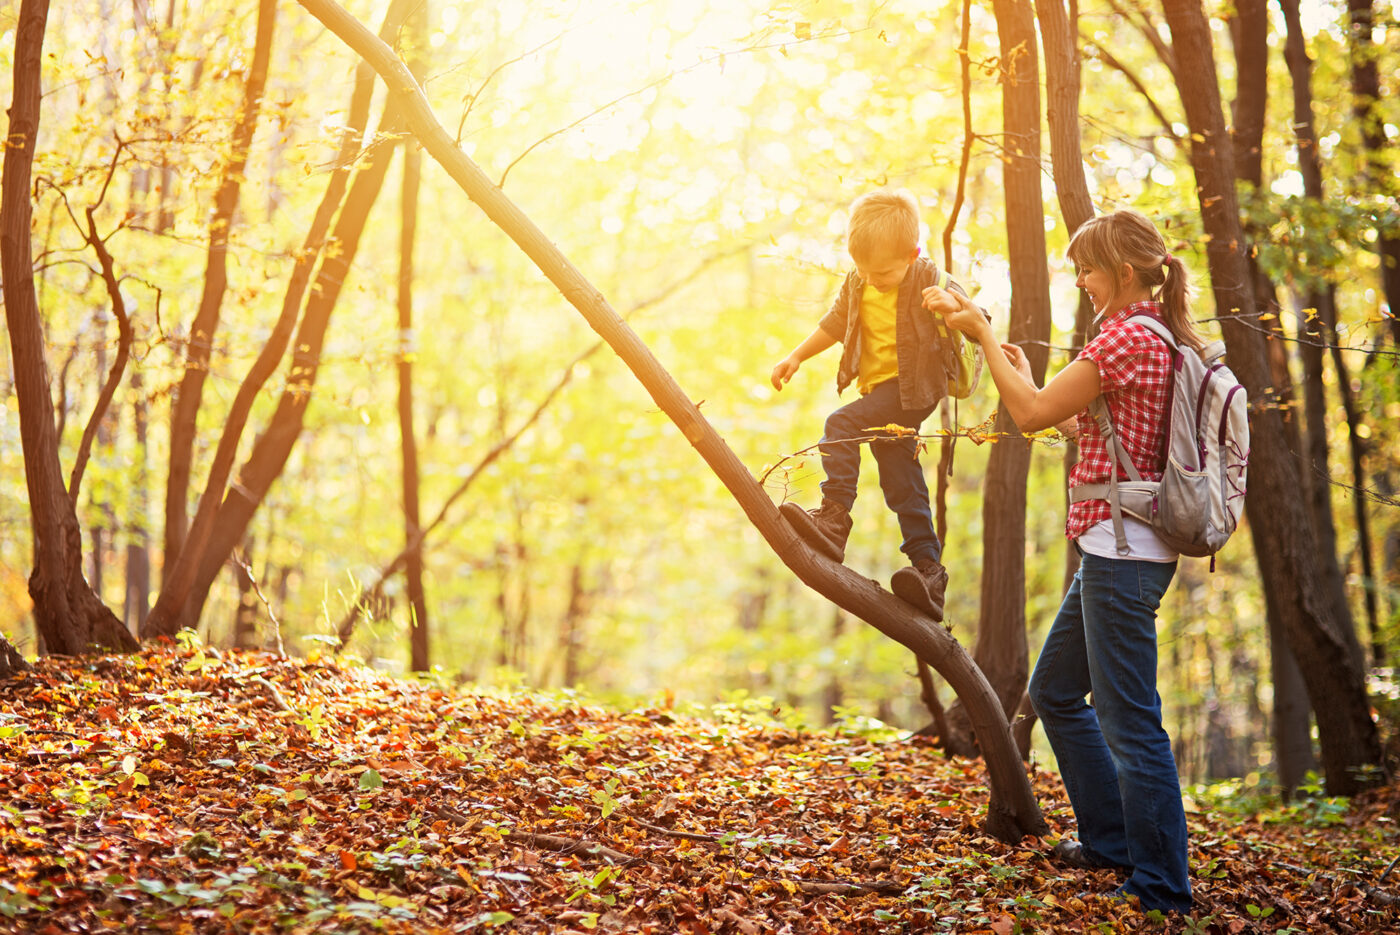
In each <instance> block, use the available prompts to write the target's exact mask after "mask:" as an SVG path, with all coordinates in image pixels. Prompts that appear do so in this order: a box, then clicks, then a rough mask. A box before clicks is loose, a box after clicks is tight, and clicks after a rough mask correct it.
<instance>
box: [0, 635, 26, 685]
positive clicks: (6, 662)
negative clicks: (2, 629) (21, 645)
mask: <svg viewBox="0 0 1400 935" xmlns="http://www.w3.org/2000/svg"><path fill="white" fill-rule="evenodd" d="M28 670H29V663H28V662H26V661H25V659H24V657H23V656H21V655H20V653H19V650H17V649H15V648H14V646H12V645H10V641H9V640H7V639H5V635H4V634H3V633H0V679H7V678H10V677H11V676H13V675H18V674H19V673H21V672H27V671H28Z"/></svg>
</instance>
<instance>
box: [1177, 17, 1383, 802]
mask: <svg viewBox="0 0 1400 935" xmlns="http://www.w3.org/2000/svg"><path fill="white" fill-rule="evenodd" d="M1163 7H1164V10H1165V13H1166V19H1167V24H1168V26H1169V27H1170V29H1171V35H1172V42H1173V45H1174V46H1175V55H1176V63H1177V66H1178V75H1179V79H1178V80H1179V81H1180V91H1181V99H1182V104H1183V106H1184V108H1185V111H1186V119H1187V124H1188V126H1189V127H1190V130H1191V165H1192V168H1193V170H1194V172H1195V176H1196V187H1197V194H1198V197H1199V199H1200V204H1201V215H1202V220H1203V223H1204V227H1205V231H1206V234H1207V235H1208V236H1209V238H1210V239H1209V241H1208V242H1207V244H1206V252H1207V258H1208V261H1209V264H1210V271H1211V287H1212V291H1213V292H1214V295H1215V304H1216V313H1217V315H1218V316H1219V317H1220V320H1221V329H1222V331H1223V332H1224V336H1225V344H1226V347H1227V349H1228V353H1229V361H1230V367H1231V369H1232V370H1233V371H1234V372H1235V374H1236V375H1237V376H1238V377H1239V379H1240V382H1241V383H1243V384H1244V386H1245V389H1246V391H1247V392H1248V393H1249V396H1250V399H1251V400H1252V401H1253V402H1252V406H1251V416H1250V428H1251V441H1252V451H1251V452H1250V472H1249V494H1248V497H1247V499H1246V502H1245V506H1246V510H1247V512H1248V515H1249V521H1250V524H1251V525H1257V526H1258V527H1259V535H1260V537H1262V538H1267V539H1269V540H1270V541H1271V542H1272V543H1273V544H1274V545H1275V546H1276V547H1277V548H1278V553H1279V555H1278V557H1279V560H1278V561H1276V562H1271V563H1266V562H1261V563H1260V568H1259V571H1260V576H1261V577H1262V579H1263V582H1264V587H1265V589H1266V590H1268V589H1272V590H1276V591H1277V593H1278V595H1279V597H1280V601H1281V604H1282V608H1281V609H1282V610H1283V611H1284V613H1283V614H1282V616H1283V623H1284V628H1285V632H1286V634H1287V636H1288V642H1289V645H1290V646H1291V647H1292V649H1293V652H1294V654H1295V655H1296V656H1297V657H1298V658H1300V659H1307V660H1308V661H1309V664H1308V665H1307V666H1306V667H1305V668H1304V669H1303V678H1304V682H1305V684H1306V686H1307V689H1308V698H1309V700H1310V701H1311V703H1312V707H1313V711H1314V712H1316V714H1317V721H1318V734H1319V738H1320V741H1321V746H1322V766H1323V772H1324V774H1325V776H1326V783H1327V789H1328V791H1329V793H1330V794H1332V795H1349V794H1351V793H1352V792H1354V791H1356V790H1357V789H1359V788H1360V787H1361V786H1362V785H1363V784H1364V782H1365V778H1364V777H1365V776H1366V775H1368V774H1367V773H1366V770H1367V768H1370V767H1374V766H1377V765H1379V764H1380V762H1381V750H1380V739H1379V735H1378V733H1377V730H1376V722H1375V720H1374V719H1373V718H1372V716H1371V709H1370V703H1369V700H1368V698H1367V696H1366V685H1365V678H1364V673H1363V672H1362V671H1361V669H1360V667H1359V666H1357V665H1356V661H1355V659H1354V657H1353V656H1352V653H1351V651H1350V648H1349V647H1348V645H1347V641H1346V638H1345V636H1344V634H1343V631H1342V622H1341V620H1340V619H1339V617H1338V612H1337V608H1336V607H1335V606H1334V605H1333V604H1332V603H1331V601H1330V600H1329V595H1328V594H1327V593H1326V591H1325V588H1324V582H1323V579H1322V574H1321V571H1320V569H1319V567H1318V556H1317V543H1316V540H1315V538H1314V537H1313V534H1312V529H1311V525H1310V523H1309V520H1308V516H1307V512H1306V510H1305V509H1304V508H1303V504H1302V503H1301V501H1300V500H1299V498H1298V496H1297V492H1298V489H1299V477H1298V467H1297V462H1296V461H1295V460H1294V458H1293V456H1292V453H1291V452H1290V451H1289V450H1288V445H1287V443H1286V441H1285V438H1284V430H1283V418H1282V414H1281V413H1280V411H1279V409H1278V407H1277V406H1276V405H1274V404H1273V401H1272V399H1271V397H1272V386H1271V381H1270V372H1269V366H1268V361H1267V358H1266V356H1265V353H1264V342H1263V337H1262V335H1261V334H1260V332H1259V330H1258V329H1256V328H1255V327H1254V325H1255V324H1256V322H1255V318H1256V312H1255V308H1254V295H1253V292H1252V291H1251V289H1250V279H1249V264H1248V262H1247V261H1246V253H1247V243H1246V241H1245V238H1244V230H1243V228H1242V227H1241V225H1240V212H1239V201H1238V198H1237V197H1236V194H1235V185H1234V155H1233V151H1232V149H1231V145H1230V137H1229V134H1228V131H1227V130H1226V126H1225V114H1224V111H1223V108H1222V105H1221V100H1220V85H1219V82H1218V79H1217V78H1216V72H1215V59H1214V57H1213V49H1212V47H1211V38H1210V25H1209V23H1208V22H1207V20H1206V15H1205V11H1204V9H1202V7H1201V5H1200V3H1199V2H1195V3H1187V2H1177V0H1170V2H1165V3H1164V4H1163Z"/></svg>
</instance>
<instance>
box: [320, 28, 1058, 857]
mask: <svg viewBox="0 0 1400 935" xmlns="http://www.w3.org/2000/svg"><path fill="white" fill-rule="evenodd" d="M302 6H304V7H305V8H306V9H307V10H309V11H311V13H312V14H313V15H315V16H316V18H317V19H320V20H321V21H322V22H323V23H325V24H326V25H327V26H328V27H330V28H331V30H332V31H333V32H335V33H336V34H337V35H339V36H340V37H341V38H342V39H343V40H344V41H345V42H346V43H347V44H348V45H349V46H350V47H351V48H353V49H354V50H355V51H356V52H358V53H359V54H360V55H361V56H363V57H365V58H366V59H368V60H369V61H370V62H371V64H372V65H373V66H374V68H375V70H376V71H378V72H379V73H380V74H381V75H382V76H383V77H384V79H385V83H386V84H387V85H388V87H389V89H390V93H391V94H392V95H393V96H394V97H395V98H396V99H397V100H398V101H399V103H400V105H401V106H402V108H403V112H404V114H405V116H406V119H407V121H408V126H409V127H410V129H411V130H412V132H413V133H414V135H415V136H417V137H418V138H419V140H420V141H421V142H422V143H423V145H424V146H425V147H426V148H427V150H428V152H429V153H430V154H431V155H432V156H433V158H434V159H436V160H437V161H438V162H439V163H440V164H441V165H442V166H443V168H445V169H446V170H447V172H448V174H449V175H450V176H451V177H452V179H453V180H454V181H455V182H456V183H457V184H458V185H459V186H460V187H461V188H462V190H463V191H464V192H466V193H467V194H468V195H469V197H470V198H471V199H472V200H473V201H475V202H476V203H477V204H478V205H479V206H480V207H481V208H482V210H484V211H485V212H486V214H487V216H488V217H490V218H491V220H492V221H493V222H494V223H495V224H496V225H497V226H499V227H500V228H501V229H502V230H503V231H504V232H505V233H506V234H507V235H509V236H510V237H511V239H513V240H514V241H515V242H516V244H517V245H519V247H520V248H521V249H522V250H523V251H524V252H525V254H526V255H527V256H529V257H530V259H531V260H532V261H533V262H534V263H535V265H536V266H538V267H539V269H540V270H541V271H542V272H543V273H544V274H545V275H546V276H547V277H548V278H549V279H550V281H551V282H553V283H554V284H555V286H557V287H558V289H559V290H560V292H561V293H562V294H563V295H564V297H565V298H566V299H567V300H568V301H569V302H570V303H571V304H572V305H573V306H574V307H575V308H576V309H577V310H578V311H579V313H580V314H581V315H582V316H583V317H584V319H585V320H586V321H587V322H588V323H589V325H590V326H591V327H592V328H593V329H594V330H595V331H597V332H598V334H599V335H600V336H601V337H602V338H603V339H604V340H606V341H607V342H608V344H609V345H610V346H611V347H612V348H613V349H614V350H615V351H616V352H617V354H618V356H619V357H621V358H622V360H623V362H624V363H626V365H627V366H628V369H630V370H631V371H632V373H633V374H634V375H635V376H636V377H637V379H638V380H639V382H641V383H642V385H643V386H644V387H645V388H646V390H647V392H648V393H649V394H650V395H651V397H652V399H653V400H655V402H656V403H657V405H658V406H660V408H661V409H662V411H664V412H665V413H666V414H667V416H669V417H670V419H671V420H672V421H673V422H675V423H676V425H677V427H679V428H680V430H681V432H682V434H684V436H685V438H686V440H687V441H689V442H690V444H691V445H692V446H693V447H694V448H695V449H696V450H697V451H698V452H699V454H700V455H701V457H703V458H704V459H705V461H706V463H707V464H708V465H709V466H710V469H711V470H712V471H714V473H715V475H716V476H717V477H718V478H719V479H720V481H721V482H722V483H723V484H724V485H725V487H726V488H727V489H728V490H729V492H730V494H731V495H732V496H733V497H734V499H735V500H736V501H737V502H738V503H739V505H740V506H741V508H742V509H743V510H744V513H745V515H746V516H747V517H748V519H749V522H750V523H752V524H753V526H754V528H756V529H757V530H758V531H759V533H760V534H761V535H762V536H763V537H764V539H765V541H767V542H768V544H769V546H770V547H771V548H772V549H773V550H774V551H775V552H776V553H777V554H778V556H779V557H780V558H781V559H782V560H783V562H784V563H785V564H786V565H787V566H788V567H789V568H790V569H792V571H793V572H794V573H795V574H796V575H797V576H798V577H799V578H800V579H802V580H803V581H804V582H806V583H807V584H808V585H809V586H810V587H812V588H814V589H815V590H817V591H819V592H820V593H822V594H823V595H825V596H826V597H828V598H829V599H831V600H832V601H833V602H834V603H836V604H838V605H840V606H842V607H845V608H846V609H847V610H849V611H850V612H852V613H854V614H856V615H857V616H859V617H861V618H862V619H864V620H866V621H867V622H868V623H870V624H871V625H872V626H875V627H876V628H877V629H879V630H880V631H881V632H882V633H885V634H886V635H887V636H889V637H891V638H892V639H894V640H896V641H898V642H900V643H902V644H903V645H904V646H906V647H908V648H909V649H912V650H913V651H914V653H915V654H916V655H917V656H919V657H920V658H922V659H924V660H926V661H927V662H928V663H929V664H930V665H932V666H933V667H934V668H935V669H937V670H938V671H939V672H940V673H941V674H942V675H943V676H944V678H946V679H947V680H948V681H949V683H950V684H952V685H953V687H954V690H955V691H957V693H958V695H959V697H961V698H962V699H963V700H964V702H965V703H966V705H967V707H968V710H969V712H970V714H971V717H972V720H973V724H974V729H975V730H976V731H977V735H978V737H979V739H980V740H981V743H982V749H983V753H984V755H985V757H986V763H987V769H988V774H989V786H990V789H991V804H990V805H989V807H988V814H987V818H986V823H985V826H986V829H987V831H988V833H990V834H993V835H995V836H996V837H998V838H1001V839H1002V840H1019V839H1020V837H1021V836H1023V835H1025V834H1036V835H1039V834H1043V833H1045V832H1046V831H1048V827H1047V825H1046V824H1045V820H1044V817H1043V816H1042V815H1041V814H1040V809H1039V807H1038V806H1037V805H1036V802H1035V796H1034V793H1033V792H1032V790H1031V786H1030V781H1029V779H1028V777H1027V776H1026V773H1025V770H1024V769H1023V768H1022V766H1021V761H1020V757H1019V756H1018V755H1017V752H1016V746H1015V743H1014V742H1013V740H1012V738H1011V729H1010V726H1009V725H1008V723H1007V721H1006V717H1005V715H1004V714H1003V713H1002V710H1001V706H1000V704H999V703H998V701H997V698H996V695H995V694H994V693H993V691H992V689H991V686H990V685H989V684H988V683H987V680H986V678H985V677H984V676H983V675H982V673H981V672H980V671H979V670H978V669H977V667H976V666H975V665H974V664H973V663H972V660H971V659H970V658H969V657H968V655H967V654H966V652H964V651H963V649H962V647H961V646H959V645H958V643H957V641H956V640H954V639H953V638H952V636H950V635H949V634H948V633H947V632H945V631H944V630H943V628H942V627H941V626H939V625H938V624H937V623H935V622H934V621H933V620H931V619H929V618H928V617H926V616H924V615H923V614H920V613H918V612H917V611H915V610H914V609H913V608H912V607H910V606H909V605H908V604H906V603H904V602H903V601H901V600H899V599H898V598H896V597H895V596H894V595H892V594H890V593H889V592H887V591H884V590H882V589H881V588H880V587H879V586H878V585H876V584H875V583H874V582H872V581H871V580H870V579H869V578H866V577H864V576H862V575H859V574H857V573H856V572H854V571H851V570H850V569H848V568H845V567H844V566H841V565H836V564H834V563H832V562H829V561H826V560H825V559H822V558H821V557H819V556H818V555H816V553H814V552H813V551H812V550H811V549H810V548H808V547H807V546H806V545H805V544H804V543H803V542H802V541H801V540H800V539H799V538H798V536H797V534H796V533H795V532H794V531H793V530H792V529H791V528H790V527H789V526H788V525H787V524H786V523H785V522H783V520H782V518H781V517H780V516H779V515H778V510H777V508H776V507H775V506H774V505H773V501H772V500H771V499H770V498H769V496H768V494H767V492H766V491H765V490H764V489H763V487H762V486H760V485H759V484H758V482H757V481H756V480H755V479H754V477H753V475H752V474H751V473H749V470H748V469H747V468H746V467H745V466H744V464H743V462H741V461H740V460H739V459H738V457H737V456H736V455H735V454H734V452H733V450H732V449H730V448H729V446H728V445H727V444H725V443H724V441H723V439H721V438H720V436H719V434H718V433H717V432H716V431H715V429H714V427H713V426H712V425H710V424H709V422H708V421H707V420H706V419H705V418H704V416H702V415H701V413H700V409H699V407H698V406H696V404H695V403H694V402H692V401H691V400H690V399H689V398H688V397H686V395H685V393H684V392H683V391H682V390H681V388H680V386H678V385H677V384H676V382H675V380H674V379H673V378H672V377H671V375H670V373H668V372H667V371H666V370H665V368H663V367H662V366H661V364H660V362H659V361H657V360H656V358H655V357H654V356H653V355H652V353H651V351H650V350H649V349H648V348H647V347H646V345H645V344H643V343H642V341H641V340H640V339H639V338H638V337H637V335H636V333H635V332H633V331H632V329H631V328H629V327H628V326H627V324H626V323H625V322H624V321H623V320H622V319H621V317H619V316H618V314H617V313H616V311H614V310H613V309H612V307H611V306H610V305H609V304H608V302H607V300H606V299H605V298H604V297H603V296H602V295H601V294H600V293H599V292H598V290H597V289H596V288H594V287H593V285H592V284H590V283H589V282H588V280H587V279H585V278H584V277H583V275H582V274H581V273H579V272H578V270H577V269H575V268H574V267H573V265H572V264H571V263H570V262H569V261H568V259H567V258H566V257H565V256H564V255H563V254H562V253H561V252H560V251H559V249H558V248H557V247H556V246H555V245H554V244H553V243H552V242H551V241H550V240H549V238H548V237H546V236H545V235H544V233H543V232H542V231H540V230H539V228H537V227H536V226H535V225H534V224H533V223H532V222H531V221H530V219H529V218H527V217H526V216H525V215H524V214H523V213H522V212H521V211H520V209H519V208H518V207H516V205H515V204H514V203H513V202H511V201H510V199H508V198H507V197H506V196H505V193H504V192H502V191H501V190H500V188H499V187H497V186H496V185H495V184H493V183H492V182H491V180H490V179H489V178H488V177H487V176H486V175H485V174H484V173H483V172H482V171H481V169H480V168H479V167H478V166H477V165H476V164H475V163H473V162H472V161H471V160H470V159H469V158H467V156H466V155H465V154H464V153H463V152H462V151H461V150H460V149H459V148H458V147H457V146H456V144H455V143H454V142H453V140H452V138H451V136H449V135H448V133H447V132H446V131H445V130H444V129H443V127H442V125H441V124H439V123H438V122H437V120H436V119H435V118H434V116H433V114H432V109H431V108H430V107H429V106H428V102H427V99H426V97H425V96H424V95H423V92H422V89H421V88H419V87H418V85H417V83H416V82H415V81H414V80H413V76H412V75H411V74H410V73H409V72H408V69H407V68H406V67H405V66H404V65H403V63H402V62H401V61H400V60H399V59H398V58H397V57H396V56H395V55H394V53H393V51H392V50H391V49H389V47H388V46H386V45H385V44H384V43H382V42H379V41H377V40H376V39H375V38H374V36H373V34H372V33H370V32H369V31H368V30H366V29H365V28H364V27H363V26H362V25H360V23H359V22H357V21H356V20H355V19H354V18H353V17H351V16H350V15H349V14H348V13H346V12H345V11H344V10H343V9H341V8H340V7H339V6H338V5H336V4H335V3H333V2H330V0H302Z"/></svg>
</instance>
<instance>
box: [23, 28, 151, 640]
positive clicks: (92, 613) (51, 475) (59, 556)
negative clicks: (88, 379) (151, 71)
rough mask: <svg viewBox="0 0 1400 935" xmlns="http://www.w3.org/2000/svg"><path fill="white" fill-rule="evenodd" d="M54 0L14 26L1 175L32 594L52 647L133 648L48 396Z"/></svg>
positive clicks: (45, 637) (40, 625) (40, 631)
mask: <svg viewBox="0 0 1400 935" xmlns="http://www.w3.org/2000/svg"><path fill="white" fill-rule="evenodd" d="M48 12H49V5H48V3H47V0H23V2H22V3H21V4H20V10H19V19H18V23H17V29H16V33H15V48H14V56H15V57H14V83H13V88H14V99H13V102H12V104H11V106H10V112H9V113H10V128H9V137H8V140H7V144H6V146H5V160H4V178H3V180H2V181H0V275H3V276H4V296H5V323H6V325H7V326H8V329H9V334H10V359H11V361H12V364H13V367H14V375H15V394H16V396H17V397H18V401H19V421H20V442H21V445H22V446H23V449H24V476H25V484H26V486H27V489H28V492H29V509H30V515H31V517H32V520H33V524H34V525H33V532H34V571H33V573H32V574H31V575H30V577H29V594H30V596H31V597H32V598H33V599H34V623H35V627H36V629H37V630H38V634H39V638H40V640H41V642H42V645H43V647H44V649H45V650H47V651H48V652H53V653H69V654H74V653H82V652H86V651H87V650H89V649H90V648H92V647H93V646H103V647H111V648H115V649H134V648H135V646H136V641H135V640H134V639H133V638H132V636H131V634H130V633H128V632H127V630H126V628H125V627H123V626H122V623H121V621H120V620H118V619H117V617H116V615H115V614H113V613H112V612H111V610H109V609H108V608H107V607H106V606H105V605H104V604H103V603H102V601H101V599H100V598H99V597H98V596H97V594H96V593H95V592H94V591H93V590H92V587H91V586H90V585H89V584H88V582H87V580H86V579H85V578H84V577H83V551H82V532H81V530H80V527H79V525H78V516H77V512H76V509H75V507H74V503H73V500H72V499H71V498H70V497H69V493H68V488H67V487H66V486H65V485H64V481H63V472H62V467H61V465H60V463H59V457H58V431H57V428H56V426H55V425H54V418H53V404H52V402H51V400H50V397H49V368H48V361H47V359H46V358H45V356H44V347H45V344H44V331H43V324H42V322H41V321H40V319H39V301H38V297H37V295H36V293H35V290H34V261H33V254H32V246H31V243H30V220H31V218H32V216H33V204H32V202H31V201H30V179H31V177H32V170H33V165H34V151H35V148H36V143H37V139H38V133H39V109H40V108H39V104H40V99H41V96H42V89H41V74H42V65H43V50H44V32H45V29H46V26H47V25H48Z"/></svg>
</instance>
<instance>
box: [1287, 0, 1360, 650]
mask: <svg viewBox="0 0 1400 935" xmlns="http://www.w3.org/2000/svg"><path fill="white" fill-rule="evenodd" d="M1279 6H1280V7H1282V8H1283V18H1284V21H1285V22H1286V23H1287V24H1288V37H1287V41H1286V43H1285V45H1284V52H1283V58H1284V61H1285V62H1286V63H1287V64H1288V72H1289V76H1290V77H1291V78H1292V83H1293V129H1294V132H1295V133H1296V134H1297V137H1298V168H1299V171H1300V173H1301V174H1302V176H1303V194H1304V196H1305V197H1307V198H1311V199H1314V200H1316V201H1317V202H1319V203H1320V202H1321V201H1322V200H1323V190H1322V160H1321V159H1320V158H1319V157H1318V153H1317V134H1316V132H1315V131H1314V130H1313V113H1312V61H1311V60H1310V59H1309V58H1308V52H1307V47H1306V44H1305V40H1304V38H1303V27H1302V23H1301V21H1300V20H1299V17H1298V0H1279ZM1308 233H1309V234H1310V235H1311V236H1313V237H1318V236H1326V232H1325V231H1309V232H1308ZM1335 299H1336V290H1335V289H1333V288H1332V287H1331V286H1323V285H1321V284H1318V283H1316V282H1313V283H1309V285H1308V287H1307V299H1306V303H1307V306H1308V309H1307V310H1305V311H1303V312H1302V313H1301V314H1300V315H1299V317H1298V338H1299V356H1300V357H1301V359H1302V362H1303V411H1304V414H1305V419H1304V429H1305V431H1304V438H1305V444H1304V446H1303V451H1304V461H1303V478H1302V479H1303V490H1304V491H1305V492H1306V495H1307V504H1308V512H1309V514H1310V515H1311V517H1312V521H1313V534H1314V535H1315V536H1316V537H1317V548H1318V558H1319V563H1318V564H1319V566H1320V568H1321V571H1322V575H1323V581H1324V583H1325V586H1326V588H1327V590H1328V592H1329V594H1330V595H1331V600H1332V601H1333V603H1335V604H1336V606H1337V614H1338V619H1339V620H1340V621H1341V622H1342V625H1343V627H1344V628H1345V629H1344V634H1345V635H1346V637H1347V639H1348V642H1349V643H1350V645H1351V649H1352V652H1353V653H1354V654H1355V655H1356V663H1357V665H1358V666H1360V667H1362V668H1363V669H1364V668H1365V655H1364V653H1363V652H1362V650H1361V643H1360V641H1359V640H1358V639H1357V638H1356V622H1355V620H1354V619H1353V618H1352V615H1351V607H1350V605H1349V604H1348V603H1347V594H1346V581H1345V580H1344V578H1343V575H1342V569H1341V565H1339V564H1338V562H1337V524H1336V522H1335V521H1334V520H1333V518H1332V472H1331V469H1330V467H1329V466H1328V452H1327V447H1328V446H1327V394H1326V389H1325V387H1324V385H1323V373H1322V370H1323V351H1324V349H1325V347H1326V345H1327V344H1328V343H1329V342H1331V341H1332V340H1333V338H1334V335H1333V334H1332V331H1331V328H1330V327H1329V323H1331V322H1334V321H1336V318H1337V312H1336V301H1335ZM1344 378H1345V374H1344V373H1340V372H1339V373H1338V379H1339V380H1342V379H1344ZM1363 515H1364V513H1363Z"/></svg>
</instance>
